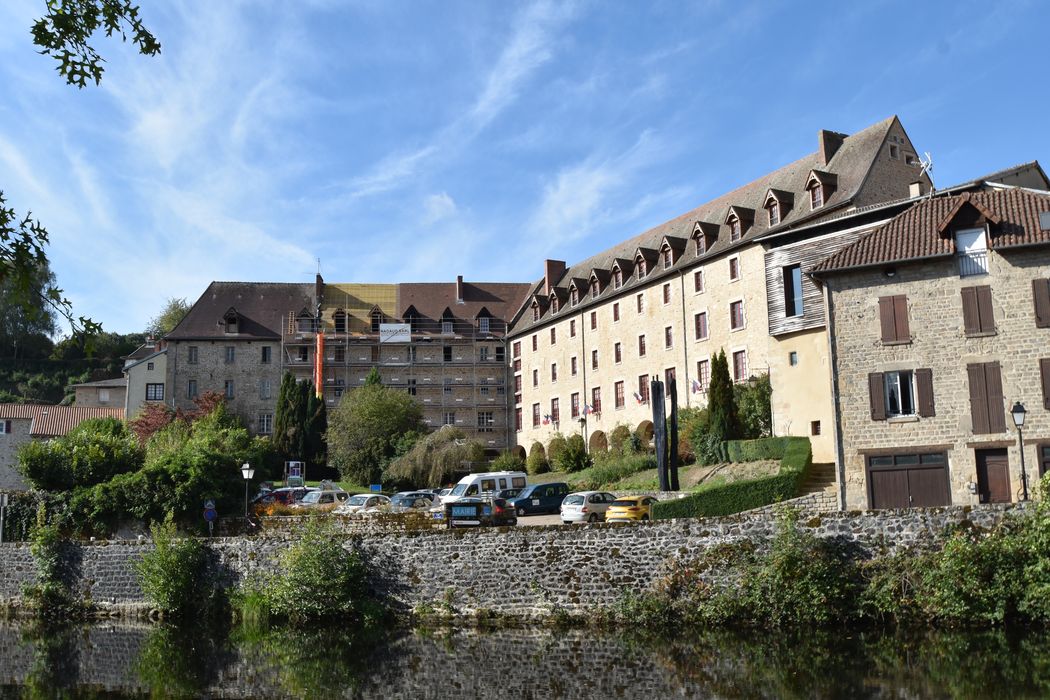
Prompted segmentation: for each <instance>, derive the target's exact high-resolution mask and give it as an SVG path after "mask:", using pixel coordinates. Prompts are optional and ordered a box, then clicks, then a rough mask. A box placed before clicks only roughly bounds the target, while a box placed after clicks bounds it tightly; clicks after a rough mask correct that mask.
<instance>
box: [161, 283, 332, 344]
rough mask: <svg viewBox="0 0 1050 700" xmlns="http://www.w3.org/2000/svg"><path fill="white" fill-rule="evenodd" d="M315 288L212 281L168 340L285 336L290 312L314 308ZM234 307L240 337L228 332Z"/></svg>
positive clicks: (271, 337)
mask: <svg viewBox="0 0 1050 700" xmlns="http://www.w3.org/2000/svg"><path fill="white" fill-rule="evenodd" d="M314 304H315V302H314V285H313V284H312V283H311V284H288V283H283V282H212V283H211V284H209V285H208V288H207V289H206V290H205V291H204V294H202V295H201V298H200V299H198V300H197V302H196V303H195V304H194V305H193V306H192V307H191V308H190V310H189V313H187V314H186V316H185V318H183V319H182V321H181V322H180V323H179V325H177V326H176V327H175V329H174V330H172V331H171V333H168V334H167V335H166V336H164V338H165V340H196V339H211V338H216V339H217V338H230V339H234V340H252V339H255V338H265V339H268V340H277V339H280V337H281V330H282V328H283V326H282V324H283V321H284V319H285V318H287V316H288V314H289V313H295V312H299V311H301V310H303V309H304V308H305V309H309V310H311V311H312V310H313V308H314ZM231 307H232V308H233V309H235V310H236V311H237V314H238V316H239V318H240V322H239V323H238V327H237V330H238V332H237V333H236V334H230V333H226V332H225V325H224V323H223V317H224V315H225V314H226V312H227V311H228V310H229V309H230V308H231Z"/></svg>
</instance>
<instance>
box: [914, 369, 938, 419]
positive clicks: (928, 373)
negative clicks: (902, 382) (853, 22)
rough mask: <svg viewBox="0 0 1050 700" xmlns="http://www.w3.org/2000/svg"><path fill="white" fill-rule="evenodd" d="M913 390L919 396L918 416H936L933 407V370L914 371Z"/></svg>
mask: <svg viewBox="0 0 1050 700" xmlns="http://www.w3.org/2000/svg"><path fill="white" fill-rule="evenodd" d="M915 389H916V393H918V395H919V402H918V403H919V415H920V416H922V417H923V418H929V417H930V416H934V415H937V414H936V412H935V411H934V406H933V370H931V369H917V370H915Z"/></svg>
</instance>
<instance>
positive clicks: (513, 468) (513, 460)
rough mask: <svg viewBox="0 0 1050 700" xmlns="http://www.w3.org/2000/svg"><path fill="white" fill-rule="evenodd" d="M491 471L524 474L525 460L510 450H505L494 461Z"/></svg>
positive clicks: (490, 467) (490, 466)
mask: <svg viewBox="0 0 1050 700" xmlns="http://www.w3.org/2000/svg"><path fill="white" fill-rule="evenodd" d="M489 471H493V472H523V471H525V460H523V459H522V458H521V457H519V456H518V455H516V454H514V453H513V452H511V451H510V450H504V451H503V452H500V453H499V455H497V457H496V459H494V460H492V463H491V464H490V465H489Z"/></svg>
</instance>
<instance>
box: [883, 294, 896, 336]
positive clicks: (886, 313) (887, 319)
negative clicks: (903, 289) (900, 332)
mask: <svg viewBox="0 0 1050 700" xmlns="http://www.w3.org/2000/svg"><path fill="white" fill-rule="evenodd" d="M879 325H880V326H881V327H882V342H884V343H892V342H893V341H895V340H896V339H897V331H896V329H895V328H894V326H893V297H879Z"/></svg>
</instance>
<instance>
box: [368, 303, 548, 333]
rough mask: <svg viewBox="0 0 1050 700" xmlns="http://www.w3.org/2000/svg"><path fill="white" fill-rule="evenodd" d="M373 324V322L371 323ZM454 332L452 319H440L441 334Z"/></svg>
mask: <svg viewBox="0 0 1050 700" xmlns="http://www.w3.org/2000/svg"><path fill="white" fill-rule="evenodd" d="M536 310H537V311H539V308H537V309H536ZM373 320H374V319H373ZM373 325H375V324H373ZM454 332H455V331H454V328H453V325H452V321H450V320H448V319H441V334H442V335H452V334H453V333H454Z"/></svg>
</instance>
